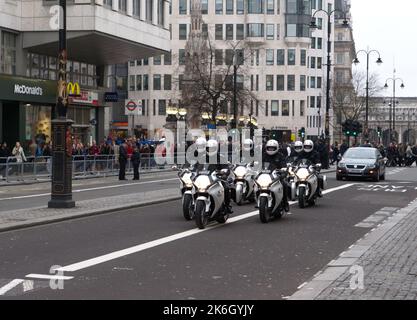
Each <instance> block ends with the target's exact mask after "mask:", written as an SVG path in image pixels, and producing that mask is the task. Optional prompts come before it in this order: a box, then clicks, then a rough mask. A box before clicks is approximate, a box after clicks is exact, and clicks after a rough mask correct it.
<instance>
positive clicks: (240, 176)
mask: <svg viewBox="0 0 417 320" xmlns="http://www.w3.org/2000/svg"><path fill="white" fill-rule="evenodd" d="M246 172H247V170H246V168H245V167H242V166H240V167H237V168H236V169H235V171H234V174H235V176H236V178H238V179H243V178H244V177H245V175H246Z"/></svg>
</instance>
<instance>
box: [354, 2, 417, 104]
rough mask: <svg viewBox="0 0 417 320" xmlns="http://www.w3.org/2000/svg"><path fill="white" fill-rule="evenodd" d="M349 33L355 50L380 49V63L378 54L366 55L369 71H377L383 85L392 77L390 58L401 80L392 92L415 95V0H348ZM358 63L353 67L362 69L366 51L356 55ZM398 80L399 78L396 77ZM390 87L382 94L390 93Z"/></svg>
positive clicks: (416, 68)
mask: <svg viewBox="0 0 417 320" xmlns="http://www.w3.org/2000/svg"><path fill="white" fill-rule="evenodd" d="M352 19H353V23H352V25H353V34H354V38H355V43H356V50H357V51H358V50H361V49H367V47H368V46H369V48H370V49H376V50H378V51H379V52H380V53H381V58H382V60H383V62H384V63H383V64H382V65H381V66H380V67H378V66H377V64H376V63H375V61H376V59H377V58H378V56H377V55H375V54H373V55H372V56H371V59H370V72H371V73H373V72H376V73H378V77H379V81H380V83H381V84H382V85H383V84H384V83H385V79H387V78H392V76H393V69H394V61H395V68H396V70H397V75H396V77H398V78H402V79H403V80H404V85H405V88H404V89H400V85H401V83H397V88H398V89H397V90H396V96H398V97H417V1H416V0H395V1H394V0H352ZM358 58H359V60H360V61H361V64H360V65H358V66H357V67H355V66H354V69H355V68H361V69H363V70H366V55H365V54H363V53H362V54H361V55H359V56H358ZM399 82H400V81H399ZM388 85H389V86H390V88H389V89H388V90H384V92H383V95H384V96H391V95H392V82H389V83H388Z"/></svg>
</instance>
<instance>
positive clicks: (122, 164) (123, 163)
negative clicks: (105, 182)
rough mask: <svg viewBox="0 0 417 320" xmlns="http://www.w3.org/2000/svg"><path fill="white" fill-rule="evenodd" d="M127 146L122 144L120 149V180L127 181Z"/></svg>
mask: <svg viewBox="0 0 417 320" xmlns="http://www.w3.org/2000/svg"><path fill="white" fill-rule="evenodd" d="M127 158H128V155H127V145H126V143H122V145H121V146H120V148H119V180H126V163H127Z"/></svg>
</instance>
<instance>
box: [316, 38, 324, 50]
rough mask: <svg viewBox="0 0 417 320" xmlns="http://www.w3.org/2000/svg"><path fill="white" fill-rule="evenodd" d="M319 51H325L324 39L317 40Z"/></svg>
mask: <svg viewBox="0 0 417 320" xmlns="http://www.w3.org/2000/svg"><path fill="white" fill-rule="evenodd" d="M317 49H323V38H317Z"/></svg>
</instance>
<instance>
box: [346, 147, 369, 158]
mask: <svg viewBox="0 0 417 320" xmlns="http://www.w3.org/2000/svg"><path fill="white" fill-rule="evenodd" d="M343 157H344V158H346V159H376V154H375V150H374V149H350V150H348V151H346V153H345V154H344V156H343Z"/></svg>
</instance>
